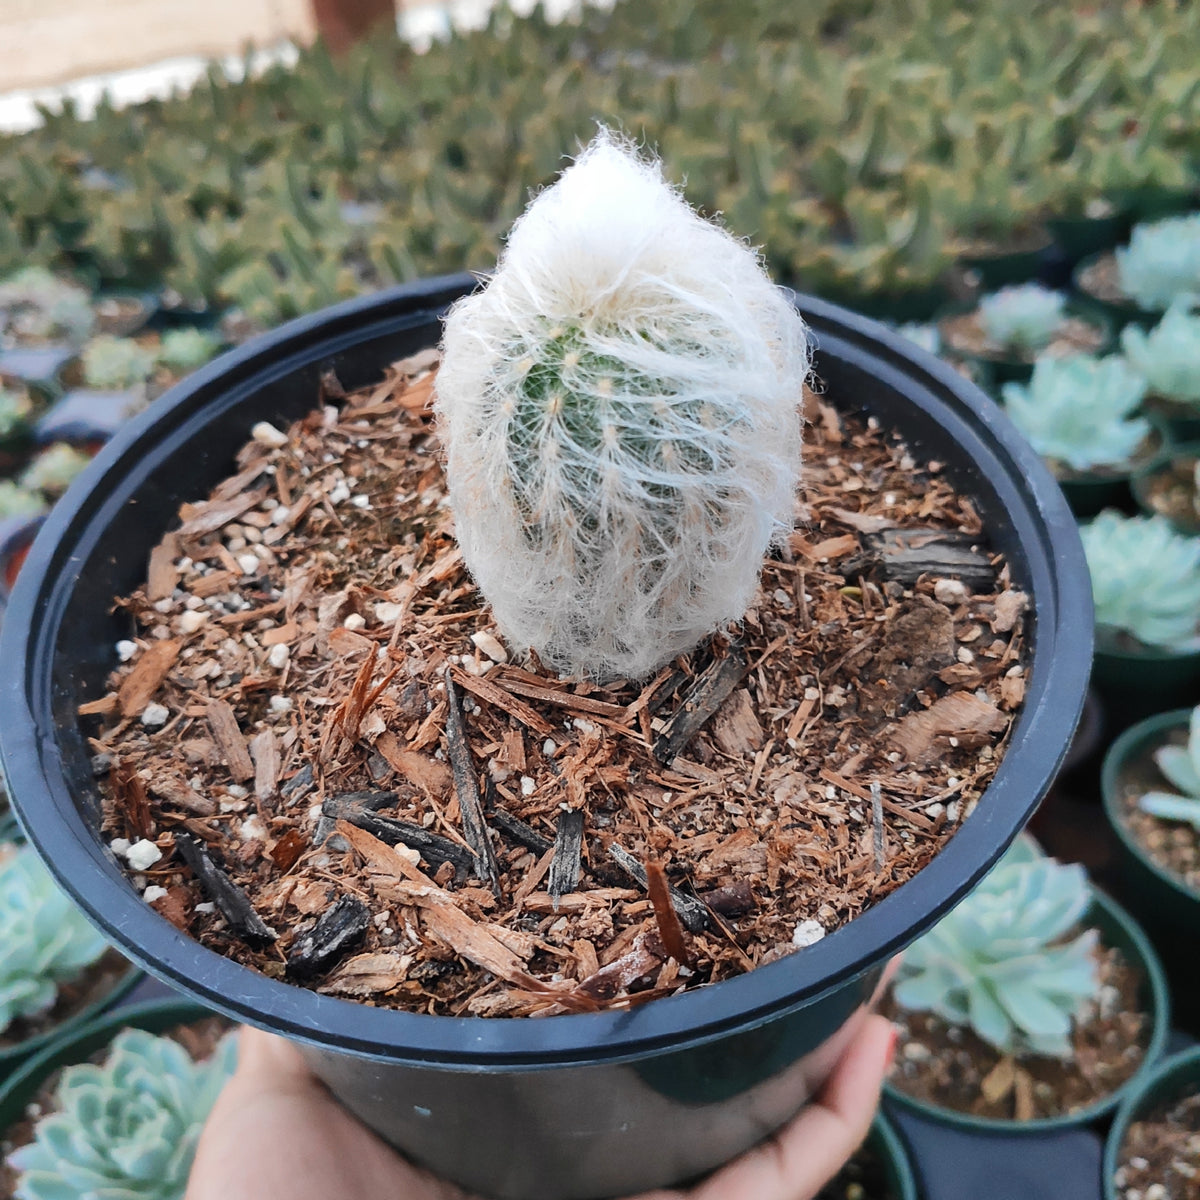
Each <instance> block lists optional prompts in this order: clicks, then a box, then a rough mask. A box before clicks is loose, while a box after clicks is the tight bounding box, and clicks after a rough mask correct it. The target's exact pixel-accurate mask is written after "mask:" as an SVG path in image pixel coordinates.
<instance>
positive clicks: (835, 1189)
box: [816, 1141, 899, 1200]
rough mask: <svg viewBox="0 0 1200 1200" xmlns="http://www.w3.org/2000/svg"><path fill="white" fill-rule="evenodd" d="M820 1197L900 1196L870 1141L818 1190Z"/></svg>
mask: <svg viewBox="0 0 1200 1200" xmlns="http://www.w3.org/2000/svg"><path fill="white" fill-rule="evenodd" d="M816 1200H899V1197H898V1196H897V1195H896V1192H895V1189H893V1187H892V1186H891V1184H890V1183H889V1182H888V1175H887V1167H886V1165H885V1164H884V1161H883V1159H882V1158H880V1157H879V1155H878V1154H877V1153H876V1152H875V1148H874V1146H872V1145H871V1143H870V1142H869V1141H867V1142H864V1143H863V1144H862V1145H861V1146H859V1148H858V1149H857V1150H856V1151H855V1152H854V1157H853V1158H852V1159H850V1161H849V1162H848V1163H847V1164H846V1165H845V1166H844V1167H843V1168H842V1169H841V1170H840V1171H839V1172H838V1173H837V1174H836V1175H835V1176H834V1177H833V1178H832V1179H831V1180H830V1181H829V1182H828V1183H827V1184H826V1185H825V1186H824V1187H823V1188H822V1189H821V1190H820V1191H819V1192H818V1193H817V1196H816Z"/></svg>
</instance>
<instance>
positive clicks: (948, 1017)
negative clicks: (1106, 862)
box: [893, 839, 1099, 1058]
mask: <svg viewBox="0 0 1200 1200" xmlns="http://www.w3.org/2000/svg"><path fill="white" fill-rule="evenodd" d="M1090 903H1091V889H1090V888H1089V886H1088V882H1087V876H1086V874H1085V873H1084V871H1083V868H1082V867H1080V866H1078V865H1075V864H1070V865H1064V864H1062V863H1058V862H1055V861H1054V860H1053V859H1049V858H1045V857H1044V856H1043V855H1042V854H1041V853H1040V852H1039V851H1038V850H1037V848H1036V847H1035V846H1034V845H1033V843H1032V842H1030V841H1028V840H1026V839H1021V840H1018V841H1017V842H1016V843H1015V844H1014V846H1013V848H1012V849H1011V850H1009V852H1008V853H1007V854H1006V855H1005V856H1004V858H1002V859H1001V860H1000V862H999V863H998V864H997V866H996V867H995V868H994V869H993V870H992V871H991V873H990V874H989V875H988V876H987V877H986V878H985V879H984V880H983V882H982V883H980V885H979V886H978V887H977V888H976V889H975V890H974V891H973V892H971V893H970V895H968V896H967V898H966V899H965V900H963V902H962V903H961V904H960V905H959V906H958V907H957V908H955V909H954V910H953V911H952V912H950V913H949V914H948V915H947V916H945V917H943V918H942V920H941V921H939V922H938V924H937V925H935V926H934V927H933V928H932V929H931V930H930V931H929V932H928V933H927V934H925V936H924V937H922V938H919V939H918V940H917V941H916V942H914V943H913V945H912V946H910V947H909V949H908V950H907V951H906V952H905V955H904V960H903V962H902V964H901V967H900V976H899V978H898V980H897V983H896V985H895V988H894V989H893V996H894V997H895V1000H896V1003H897V1004H899V1005H900V1007H901V1008H907V1009H910V1010H913V1011H918V1012H933V1013H935V1014H937V1016H939V1017H941V1018H942V1019H943V1020H944V1021H947V1022H949V1023H950V1024H952V1025H960V1026H969V1027H970V1028H971V1029H973V1030H974V1031H975V1033H976V1034H978V1035H979V1037H980V1038H982V1039H983V1040H984V1041H985V1042H987V1043H988V1044H989V1045H991V1046H994V1047H995V1048H996V1049H997V1050H999V1051H1000V1052H1001V1053H1004V1054H1042V1055H1051V1056H1053V1057H1056V1058H1066V1057H1068V1056H1069V1055H1070V1054H1071V1041H1070V1035H1071V1029H1072V1023H1073V1019H1074V1015H1075V1013H1076V1011H1077V1010H1078V1009H1079V1007H1080V1005H1082V1004H1083V1003H1084V1002H1085V1001H1086V1000H1088V999H1089V998H1091V997H1093V996H1094V995H1095V994H1096V991H1097V989H1098V987H1099V983H1098V977H1097V967H1096V960H1095V956H1094V953H1093V952H1094V950H1095V946H1096V940H1097V939H1096V932H1095V930H1087V931H1085V932H1083V933H1081V934H1079V935H1078V936H1077V937H1075V938H1073V939H1072V940H1071V941H1069V942H1065V943H1060V939H1061V938H1062V937H1063V936H1064V935H1065V934H1067V933H1068V932H1070V930H1071V929H1072V928H1073V927H1074V926H1076V925H1077V924H1078V923H1079V921H1080V920H1081V919H1082V917H1083V915H1084V914H1085V913H1086V912H1087V909H1088V906H1089V905H1090Z"/></svg>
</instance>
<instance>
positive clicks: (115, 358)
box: [83, 334, 154, 391]
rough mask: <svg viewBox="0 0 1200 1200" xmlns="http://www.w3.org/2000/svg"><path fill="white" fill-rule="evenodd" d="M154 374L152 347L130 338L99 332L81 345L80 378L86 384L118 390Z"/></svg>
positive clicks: (131, 386)
mask: <svg viewBox="0 0 1200 1200" xmlns="http://www.w3.org/2000/svg"><path fill="white" fill-rule="evenodd" d="M152 374H154V351H153V350H151V349H148V348H147V347H145V346H142V345H141V344H140V343H138V342H137V341H135V340H134V339H133V338H123V337H112V336H111V335H107V334H105V335H102V336H100V337H95V338H92V340H91V341H90V342H88V344H87V345H86V346H85V347H84V348H83V378H84V382H85V383H86V384H87V385H88V387H92V388H100V389H111V390H114V391H116V390H121V389H124V388H134V387H138V386H139V385H140V384H143V383H145V382H146V380H147V379H149V378H150V376H151V375H152Z"/></svg>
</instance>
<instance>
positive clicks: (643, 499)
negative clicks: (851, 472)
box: [437, 132, 810, 676]
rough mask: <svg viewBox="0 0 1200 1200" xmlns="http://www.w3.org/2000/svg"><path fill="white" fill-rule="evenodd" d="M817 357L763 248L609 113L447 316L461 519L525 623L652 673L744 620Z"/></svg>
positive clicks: (785, 522)
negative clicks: (608, 124)
mask: <svg viewBox="0 0 1200 1200" xmlns="http://www.w3.org/2000/svg"><path fill="white" fill-rule="evenodd" d="M809 361H810V349H809V345H808V339H807V332H806V328H805V326H804V323H803V321H801V320H800V318H799V316H798V314H797V313H796V310H795V308H794V307H793V306H792V305H791V304H790V303H789V302H788V301H787V299H786V298H785V297H784V296H783V295H782V294H781V293H780V292H779V290H778V289H777V288H775V287H774V285H773V284H772V283H771V282H770V280H769V279H768V278H767V276H766V274H765V273H764V271H763V269H762V267H761V265H760V263H759V261H758V259H757V257H756V256H755V255H754V254H753V253H752V252H751V251H749V250H748V249H747V247H746V246H745V245H744V244H743V243H741V242H739V241H737V240H736V239H734V238H733V237H731V236H730V235H729V234H728V233H726V232H725V231H724V230H722V229H721V228H719V227H718V226H716V225H714V224H711V223H709V222H707V221H705V220H703V219H702V218H701V217H699V216H698V215H697V214H696V213H695V212H694V211H693V210H692V209H690V208H689V207H688V205H687V204H686V203H685V202H684V201H683V200H682V198H681V197H680V196H679V195H678V194H677V193H676V192H675V191H674V189H672V188H671V187H670V186H669V185H668V184H667V183H666V182H665V181H664V180H663V178H662V173H661V167H660V166H659V164H657V163H652V162H649V161H646V160H643V159H641V158H639V157H638V156H637V154H636V153H634V152H633V151H632V150H630V149H628V148H626V147H625V146H623V145H622V144H620V143H619V142H618V141H617V140H616V139H615V138H613V137H612V135H610V134H608V133H605V132H602V133H601V134H600V136H599V137H598V138H597V139H596V141H594V142H593V143H592V145H591V146H590V147H589V148H588V150H587V151H585V153H584V154H583V155H582V157H581V158H580V159H579V160H578V161H577V162H576V163H575V165H574V166H572V167H570V168H569V169H568V170H567V171H566V172H564V174H563V176H562V177H561V179H560V180H559V181H558V183H556V184H555V185H554V186H553V187H551V188H549V189H548V190H546V191H545V192H543V193H542V194H541V195H540V196H539V197H538V198H537V199H536V200H535V201H534V202H533V204H532V205H531V207H530V208H529V209H528V211H527V212H526V214H525V215H524V216H523V217H522V218H521V219H520V221H518V223H517V225H516V226H515V228H514V229H513V232H512V234H511V236H510V238H509V241H508V247H507V250H506V252H505V256H504V258H503V259H502V260H501V263H500V266H499V268H498V270H497V272H496V274H495V275H494V276H493V277H492V279H491V281H490V283H489V284H488V286H487V288H486V289H485V290H484V291H482V292H478V293H476V294H474V295H473V296H470V297H468V298H467V299H465V300H462V301H460V302H459V303H458V304H457V305H456V306H455V307H454V309H453V310H452V311H451V313H450V314H449V316H448V317H447V319H446V336H445V343H444V355H443V362H442V366H441V370H440V372H439V374H438V380H437V412H438V417H439V421H440V423H441V430H442V437H443V440H444V443H445V445H446V455H447V479H448V483H449V493H450V500H451V504H452V506H453V508H454V513H455V522H456V532H457V536H458V540H459V544H460V546H461V547H462V551H463V557H464V559H465V560H466V562H467V564H468V565H469V567H470V569H471V572H472V574H473V575H474V576H475V579H476V582H477V583H478V584H479V587H480V589H481V590H482V591H483V593H484V595H485V596H486V597H487V598H488V600H489V601H490V603H491V604H492V607H493V609H494V611H495V614H496V618H497V620H498V622H499V624H500V627H501V629H502V630H503V632H504V634H505V636H506V637H507V638H509V640H510V642H511V643H512V644H513V645H515V646H519V647H521V648H522V649H523V648H525V647H528V646H533V647H535V648H536V649H537V651H538V653H539V654H540V655H542V657H543V658H544V659H546V660H547V661H548V662H551V663H553V664H555V665H556V666H558V667H560V668H562V669H564V670H567V671H572V672H580V673H584V674H588V675H594V676H613V675H629V676H640V675H645V674H646V673H648V672H650V671H652V670H654V669H656V668H657V667H658V666H660V665H661V664H662V663H664V662H667V661H669V660H670V659H671V658H673V657H674V656H675V655H676V654H679V653H681V652H683V651H686V650H689V649H691V648H692V647H693V646H694V645H695V644H696V643H697V642H699V641H700V639H701V638H703V637H704V636H706V635H707V634H709V633H711V632H713V631H714V630H715V629H717V628H719V627H721V626H722V625H724V624H727V623H728V622H731V621H736V620H738V619H740V618H741V616H742V615H743V613H744V612H745V610H746V607H747V605H748V604H749V601H750V598H751V596H752V594H753V591H754V588H755V587H756V586H757V581H758V576H759V573H760V570H761V567H762V556H763V553H764V552H765V550H766V549H767V546H768V544H769V543H770V541H771V540H772V538H773V537H775V536H776V535H777V534H778V533H780V532H781V531H783V530H788V529H790V528H791V527H792V524H793V521H794V507H795V488H796V482H797V477H798V473H799V449H800V445H799V436H800V427H799V408H798V406H799V403H800V400H801V391H802V387H803V384H804V380H805V378H806V377H807V375H808V369H809Z"/></svg>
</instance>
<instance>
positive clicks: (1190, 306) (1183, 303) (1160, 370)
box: [1121, 298, 1200, 405]
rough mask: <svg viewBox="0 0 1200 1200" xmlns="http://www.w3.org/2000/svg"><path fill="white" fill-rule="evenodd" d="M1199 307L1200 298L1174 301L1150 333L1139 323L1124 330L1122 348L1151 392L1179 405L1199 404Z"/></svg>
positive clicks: (1122, 332)
mask: <svg viewBox="0 0 1200 1200" xmlns="http://www.w3.org/2000/svg"><path fill="white" fill-rule="evenodd" d="M1198 306H1200V299H1196V300H1191V299H1186V298H1185V299H1179V300H1175V301H1173V302H1172V304H1171V307H1170V308H1168V309H1167V311H1166V314H1165V315H1164V316H1163V318H1162V320H1161V321H1159V323H1158V324H1157V325H1155V327H1154V328H1153V329H1152V330H1151V331H1150V332H1149V333H1147V332H1146V331H1145V330H1144V329H1140V328H1139V327H1138V326H1136V325H1127V326H1126V327H1125V328H1124V329H1123V330H1122V331H1121V349H1122V350H1124V352H1125V357H1126V358H1127V359H1129V361H1130V363H1131V364H1132V365H1133V367H1134V368H1135V369H1136V370H1137V371H1138V372H1139V373H1140V374H1141V375H1143V376H1144V377H1145V379H1146V381H1147V383H1148V384H1149V385H1150V391H1151V392H1153V393H1154V394H1155V395H1157V396H1162V397H1164V398H1165V399H1167V400H1174V401H1176V402H1177V403H1180V404H1198V405H1200V307H1198Z"/></svg>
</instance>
